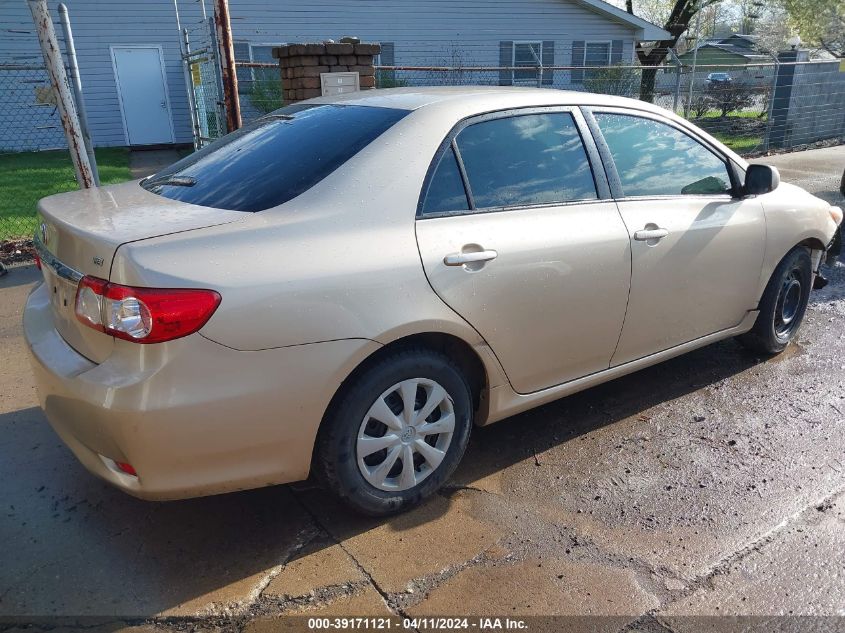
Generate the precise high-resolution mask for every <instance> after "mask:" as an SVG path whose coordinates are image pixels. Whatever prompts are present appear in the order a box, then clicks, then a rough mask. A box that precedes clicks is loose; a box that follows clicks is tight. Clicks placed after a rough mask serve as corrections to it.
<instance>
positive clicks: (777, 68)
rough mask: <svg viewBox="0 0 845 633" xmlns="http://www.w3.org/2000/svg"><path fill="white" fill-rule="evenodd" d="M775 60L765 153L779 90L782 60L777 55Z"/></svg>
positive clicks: (764, 141)
mask: <svg viewBox="0 0 845 633" xmlns="http://www.w3.org/2000/svg"><path fill="white" fill-rule="evenodd" d="M773 58H774V60H775V70H774V73H773V75H772V89H771V92H770V94H769V104H768V107H767V108H766V136H765V137H764V138H763V151H764V152H768V151H769V137H770V136H771V135H772V114H773V113H774V109H775V91H776V90H777V84H778V75H780V60H779V59H778V56H777V55H773Z"/></svg>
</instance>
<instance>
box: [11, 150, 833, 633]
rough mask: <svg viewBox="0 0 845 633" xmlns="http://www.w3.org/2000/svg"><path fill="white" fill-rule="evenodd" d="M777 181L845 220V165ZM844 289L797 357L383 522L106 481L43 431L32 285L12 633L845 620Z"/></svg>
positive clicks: (487, 441) (700, 358) (652, 397)
mask: <svg viewBox="0 0 845 633" xmlns="http://www.w3.org/2000/svg"><path fill="white" fill-rule="evenodd" d="M761 160H762V161H764V162H769V163H771V164H775V165H777V166H778V167H780V168H781V174H782V177H783V179H784V180H785V181H791V182H795V183H796V184H799V185H803V186H805V187H807V188H808V189H810V190H811V191H812V192H814V193H816V194H817V195H821V196H822V197H825V198H827V199H828V200H831V201H835V200H839V201H840V204H841V197H840V196H839V194H838V191H837V189H838V182H839V177H840V175H841V171H842V168H843V167H845V147H842V146H840V147H836V148H828V149H822V150H813V151H809V152H799V153H794V154H785V155H782V156H777V157H770V158H767V159H761ZM828 275H829V276H830V278H831V284H830V285H829V286H828V287H827V288H826V289H824V290H823V291H819V292H815V293H814V294H813V296H812V297H811V305H810V307H809V309H808V312H807V316H806V319H805V323H804V325H803V326H802V329H801V331H800V333H799V337H798V341H797V343H795V344H793V345H791V346H790V347H789V348H788V349H787V351H786V352H785V353H783V354H782V355H780V356H778V357H775V358H772V359H763V358H759V357H755V356H754V355H753V354H750V353H749V352H747V351H744V350H743V349H742V348H740V347H739V346H738V345H737V344H736V343H735V342H733V341H730V340H729V341H724V342H721V343H718V344H715V345H711V346H709V347H707V348H704V349H701V350H697V351H695V352H693V353H691V354H688V355H686V356H683V357H681V358H677V359H674V360H672V361H669V362H666V363H663V364H661V365H658V366H655V367H652V368H649V369H647V370H644V371H641V372H639V373H637V374H633V375H631V376H627V377H625V378H621V379H619V380H615V381H613V382H610V383H607V384H605V385H602V386H600V387H597V388H594V389H591V390H589V391H586V392H582V393H580V394H576V395H574V396H571V397H569V398H566V399H563V400H560V401H558V402H555V403H552V404H549V405H546V406H544V407H542V408H539V409H536V410H534V411H530V412H527V413H524V414H522V415H518V416H515V417H513V418H510V419H508V420H505V421H503V422H500V423H498V424H495V425H493V426H490V427H487V428H483V429H475V430H474V431H473V438H472V440H471V443H470V447H469V449H468V451H467V454H466V456H465V458H464V461H463V463H462V465H461V467H460V468H459V470H458V472H457V474H456V475H455V476H454V477H453V479H452V481H451V482H450V484H449V486H448V487H447V488H446V489H445V490H443V491H442V493H441V494H440V495H437V496H436V497H435V498H433V499H432V500H431V501H430V502H429V503H426V504H425V505H424V506H422V507H421V508H418V509H417V510H415V511H412V512H410V513H408V514H404V515H402V516H398V517H394V518H391V519H388V520H373V519H364V518H360V517H356V516H351V515H350V514H349V513H348V512H347V511H346V510H344V509H343V508H342V507H339V506H338V505H337V504H336V503H335V502H334V501H333V500H332V499H331V497H329V496H328V495H326V494H325V493H324V492H323V491H321V490H319V489H317V488H314V487H311V486H310V485H309V484H307V483H304V484H297V485H293V486H279V487H275V488H267V489H262V490H256V491H251V492H244V493H237V494H230V495H223V496H218V497H211V498H205V499H195V500H189V501H181V502H169V503H150V502H144V501H139V500H136V499H133V498H131V497H128V496H126V495H124V494H122V493H120V492H118V491H116V490H113V489H112V488H110V487H108V486H107V485H106V484H104V483H101V482H100V481H99V480H97V479H95V478H94V477H93V476H91V475H89V474H87V473H86V472H85V471H84V470H83V468H82V467H81V466H80V465H79V464H78V463H77V462H76V460H75V459H74V458H73V456H72V455H71V454H70V452H69V451H68V450H67V449H66V448H65V447H64V445H63V444H62V443H61V442H60V440H59V439H58V438H57V436H56V435H55V434H54V433H53V431H52V430H51V429H50V428H49V426H48V425H47V423H46V421H45V419H44V417H43V415H42V413H41V411H40V410H39V409H38V408H37V404H36V398H35V393H34V389H33V385H32V379H31V374H30V371H29V365H28V359H27V358H26V354H25V344H24V342H23V339H22V336H21V328H20V324H19V321H20V310H21V307H22V305H23V302H24V298H25V296H26V294H27V292H28V291H29V288H30V287H31V285H32V283H33V282H34V281H35V280H36V279H37V274H36V271H35V270H34V269H33V268H32V267H28V268H16V269H13V270H12V271H11V273H10V274H9V275H8V276H6V277H5V278H3V279H0V349H2V351H3V353H2V359H3V362H2V363H0V429H2V433H0V482H2V484H0V631H10V630H24V628H25V626H24V625H25V623H28V622H39V621H40V622H42V624H41V625H36V626H34V627H33V626H30V627H28V628H25V630H27V631H33V630H39V626H43V627H44V628H50V629H51V630H60V631H65V630H67V631H71V630H78V629H81V628H86V629H91V630H97V631H115V630H131V631H137V632H139V633H140V632H142V631H154V630H157V631H162V630H164V631H167V630H174V631H175V630H180V631H181V630H215V631H217V630H219V631H249V632H251V633H252V632H259V631H270V630H274V631H275V630H300V629H297V628H296V627H297V626H300V627H303V628H304V623H303V622H302V621H301V620H298V621H294V620H290V619H288V618H287V616H289V615H291V614H299V615H309V616H311V615H319V616H327V617H328V616H335V615H342V616H349V615H394V616H395V615H400V616H427V615H479V616H487V615H499V616H508V615H513V616H530V615H572V616H588V615H596V616H607V617H604V618H602V619H601V620H596V621H595V622H593V625H594V628H596V629H601V630H608V631H621V630H626V631H642V632H643V633H647V632H653V631H678V632H679V633H680V632H684V631H691V630H701V626H700V625H701V622H702V621H701V620H695V619H694V618H692V616H718V615H721V616H725V615H731V616H754V617H756V618H762V620H761V621H763V622H768V621H769V620H767V619H766V618H772V617H776V616H783V615H806V616H831V615H845V557H843V556H842V552H843V551H845V450H843V449H845V415H843V412H845V354H843V352H845V329H843V324H845V266H843V265H842V264H841V263H840V264H838V265H837V266H836V267H834V268H832V269H828ZM45 617H67V618H69V619H68V620H65V621H59V620H49V621H45V620H43V618H45ZM4 618H6V619H4ZM9 618H16V619H15V620H12V619H9ZM44 622H47V624H44ZM567 622H568V620H567ZM544 626H546V627H548V628H546V629H544V628H543V627H544ZM743 626H745V625H743V624H741V623H740V624H737V627H736V630H744V629H743ZM575 628H577V627H575ZM531 630H561V624H560V623H559V622H558V623H557V624H551V623H548V622H547V623H546V624H543V622H541V621H537V622H536V626H532V629H531Z"/></svg>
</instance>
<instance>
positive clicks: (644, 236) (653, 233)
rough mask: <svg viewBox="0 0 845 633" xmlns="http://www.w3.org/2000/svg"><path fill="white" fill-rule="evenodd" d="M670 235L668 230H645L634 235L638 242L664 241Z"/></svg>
mask: <svg viewBox="0 0 845 633" xmlns="http://www.w3.org/2000/svg"><path fill="white" fill-rule="evenodd" d="M667 235H669V231H667V230H666V229H643V230H641V231H636V232H635V233H634V239H635V240H637V241H638V242H647V241H649V240H662V239H663V238H664V237H666V236H667Z"/></svg>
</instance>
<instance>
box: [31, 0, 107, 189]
mask: <svg viewBox="0 0 845 633" xmlns="http://www.w3.org/2000/svg"><path fill="white" fill-rule="evenodd" d="M28 3H29V10H30V11H31V12H32V20H33V22H35V30H36V31H37V32H38V41H39V43H40V44H41V53H42V55H43V56H44V65H45V67H46V68H47V75H48V76H49V77H50V84H51V85H52V86H53V92H54V93H55V95H56V108H57V109H58V110H59V117H60V118H61V120H62V128H64V131H65V136H66V137H67V145H68V149H69V150H70V158H71V160H72V161H73V168H74V170H75V171H76V182H77V183H79V188H80V189H88V188H90V187H93V186H94V174H93V172H92V171H91V163H90V162H89V160H88V153H87V152H86V151H85V141H84V139H83V137H82V129H81V127H80V125H79V116H78V115H77V113H76V104H75V103H74V101H73V95H71V92H70V86H69V84H68V81H67V74H66V73H65V63H64V60H63V59H62V53H61V51H60V50H59V43H58V41H57V40H56V30H55V29H54V28H53V20H51V19H50V12H49V11H48V10H47V0H28Z"/></svg>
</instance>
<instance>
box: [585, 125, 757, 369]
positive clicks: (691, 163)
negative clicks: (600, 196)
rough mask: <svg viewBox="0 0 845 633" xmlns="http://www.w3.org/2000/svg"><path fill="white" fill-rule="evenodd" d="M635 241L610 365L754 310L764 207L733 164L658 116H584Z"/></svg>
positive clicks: (666, 346)
mask: <svg viewBox="0 0 845 633" xmlns="http://www.w3.org/2000/svg"><path fill="white" fill-rule="evenodd" d="M587 118H588V120H589V122H590V125H591V128H592V129H593V131H594V133H595V134H596V135H597V137H598V138H597V140H598V143H599V148H600V150H601V151H602V155H603V158H604V159H605V164H606V165H607V167H608V174H609V180H610V185H611V189H612V190H613V192H614V197H615V198H616V199H617V203H618V205H619V211H620V213H621V214H622V218H623V220H624V221H625V224H626V226H627V227H628V231H629V236H630V240H631V262H632V268H631V296H630V299H629V301H628V310H627V314H626V317H625V324H624V326H623V328H622V336H621V337H620V339H619V346H618V348H617V350H616V353H615V354H614V356H613V360H612V362H611V365H613V366H615V365H620V364H623V363H626V362H628V361H631V360H635V359H638V358H642V357H644V356H647V355H649V354H652V353H655V352H659V351H662V350H665V349H669V348H671V347H674V346H676V345H680V344H682V343H686V342H688V341H692V340H694V339H697V338H700V337H702V336H706V335H708V334H712V333H715V332H719V331H720V330H725V329H728V328H731V327H733V326H736V325H738V324H739V323H740V321H742V319H743V318H744V317H745V316H746V314H747V313H748V311H749V310H754V309H756V307H757V300H758V299H759V297H758V296H757V289H758V288H759V283H760V275H761V270H762V263H763V251H764V248H765V236H766V226H765V218H764V215H763V208H762V205H761V204H760V202H759V201H758V200H757V199H754V198H748V199H744V198H742V197H741V196H737V195H735V193H734V192H737V191H738V189H739V183H737V182H736V181H737V176H736V175H734V173H732V167H731V166H730V162H729V161H728V159H726V157H725V156H723V155H722V154H720V153H719V151H718V149H717V148H715V147H711V146H709V145H707V144H706V142H705V141H704V139H701V138H697V137H695V136H694V135H693V134H692V133H691V131H689V130H686V129H684V128H682V127H681V126H680V125H678V124H676V123H674V122H670V121H669V120H667V119H665V118H664V117H661V116H659V115H656V114H648V113H642V112H638V111H637V112H634V111H630V110H625V109H601V110H598V109H594V110H592V111H591V113H590V112H588V113H587Z"/></svg>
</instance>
